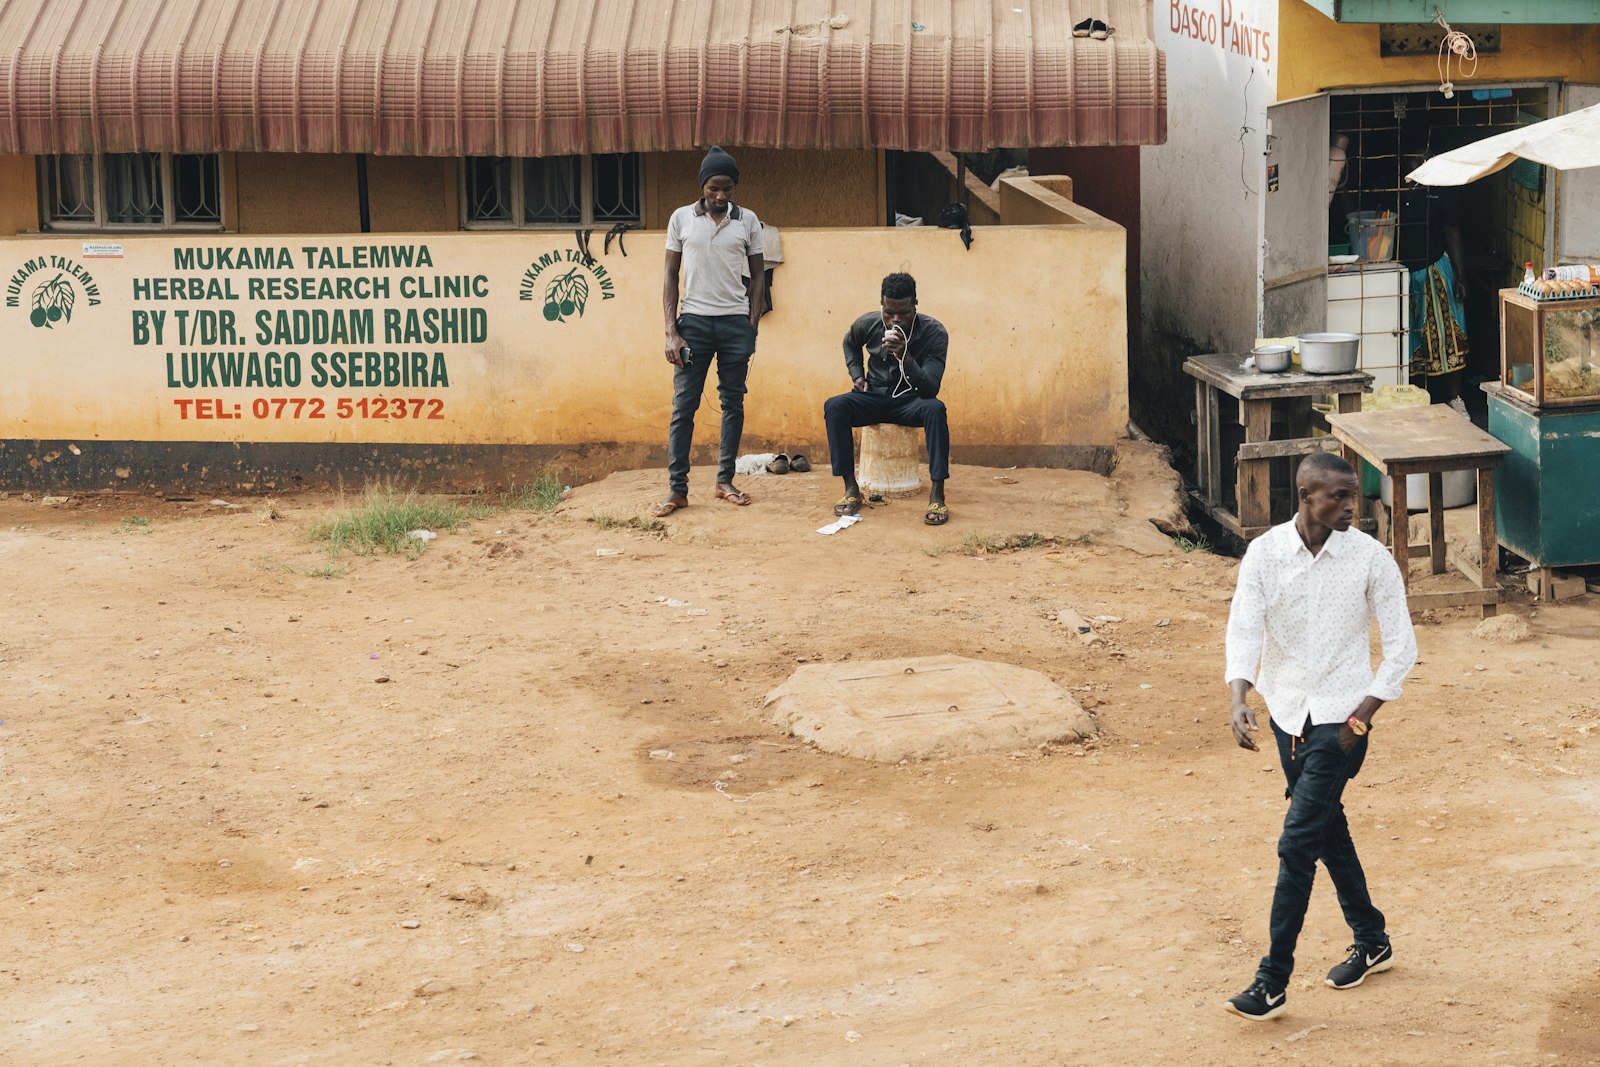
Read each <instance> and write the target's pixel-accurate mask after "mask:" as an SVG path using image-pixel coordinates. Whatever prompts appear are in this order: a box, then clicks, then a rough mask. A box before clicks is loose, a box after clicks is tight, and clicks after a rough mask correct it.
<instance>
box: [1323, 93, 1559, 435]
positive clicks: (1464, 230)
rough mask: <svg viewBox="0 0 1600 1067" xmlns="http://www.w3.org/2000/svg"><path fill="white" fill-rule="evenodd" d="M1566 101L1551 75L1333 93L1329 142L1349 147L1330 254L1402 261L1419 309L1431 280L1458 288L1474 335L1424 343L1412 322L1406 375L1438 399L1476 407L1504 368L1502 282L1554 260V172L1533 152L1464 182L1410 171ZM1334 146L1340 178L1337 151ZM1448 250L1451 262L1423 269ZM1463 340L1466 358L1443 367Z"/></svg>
mask: <svg viewBox="0 0 1600 1067" xmlns="http://www.w3.org/2000/svg"><path fill="white" fill-rule="evenodd" d="M1556 103H1557V93H1556V88H1555V87H1554V86H1552V85H1506V86H1474V87H1471V88H1462V89H1458V90H1457V91H1456V93H1455V94H1454V96H1453V97H1451V98H1449V99H1446V98H1445V96H1444V94H1442V93H1441V92H1439V91H1438V89H1437V88H1434V87H1429V88H1427V89H1419V90H1413V91H1376V92H1353V93H1334V94H1330V96H1329V122H1328V131H1329V139H1330V143H1331V144H1333V145H1335V146H1342V147H1343V150H1344V154H1345V163H1344V173H1343V176H1342V180H1341V181H1340V182H1339V185H1340V187H1339V188H1338V189H1337V190H1336V191H1335V192H1334V193H1333V194H1332V196H1331V198H1330V202H1329V206H1328V220H1327V233H1328V245H1329V253H1330V255H1338V254H1341V253H1347V254H1353V255H1361V256H1363V258H1364V260H1374V259H1377V260H1392V261H1393V262H1394V263H1395V264H1396V266H1397V267H1398V268H1400V269H1403V271H1404V272H1405V273H1406V274H1407V275H1408V276H1409V277H1408V278H1407V279H1406V280H1405V285H1404V287H1405V288H1406V290H1407V295H1408V300H1407V302H1406V303H1407V313H1408V316H1407V317H1408V318H1410V319H1415V318H1416V308H1418V307H1423V306H1427V305H1426V304H1425V301H1426V297H1425V293H1426V292H1428V291H1429V290H1430V288H1431V291H1433V292H1434V294H1435V299H1436V300H1437V299H1438V295H1437V294H1438V293H1439V292H1440V291H1442V290H1448V291H1449V295H1450V296H1452V297H1455V298H1456V299H1455V305H1456V307H1457V308H1458V309H1459V310H1460V311H1461V312H1462V313H1463V317H1464V319H1465V331H1464V332H1465V337H1464V338H1459V337H1457V338H1446V339H1443V340H1437V339H1436V340H1435V341H1433V342H1432V343H1431V344H1424V343H1423V341H1422V334H1420V333H1418V332H1415V331H1409V330H1408V331H1407V333H1408V336H1407V337H1406V339H1405V341H1404V343H1403V348H1404V349H1405V357H1404V358H1403V360H1402V366H1403V368H1404V373H1403V374H1402V380H1403V381H1409V382H1410V383H1411V384H1416V385H1423V386H1426V387H1427V388H1428V390H1429V392H1430V393H1432V394H1433V398H1434V400H1435V401H1436V402H1442V401H1448V400H1450V399H1452V398H1454V397H1456V396H1460V397H1461V398H1462V399H1463V400H1465V401H1467V402H1468V403H1469V404H1472V405H1476V404H1477V403H1478V402H1479V401H1480V399H1481V393H1480V390H1479V389H1478V388H1477V384H1478V383H1479V382H1482V381H1485V380H1490V379H1493V378H1495V377H1497V374H1498V369H1499V358H1500V352H1499V347H1500V337H1499V313H1498V293H1499V290H1501V289H1502V288H1506V287H1508V286H1515V285H1516V284H1517V283H1518V282H1520V281H1521V280H1522V277H1523V272H1524V264H1527V263H1532V264H1533V265H1534V267H1535V269H1540V268H1542V267H1543V266H1545V265H1546V264H1547V263H1549V262H1550V261H1551V260H1550V257H1548V256H1547V254H1546V251H1547V248H1548V246H1549V242H1550V235H1551V230H1552V225H1553V222H1554V211H1553V205H1552V204H1551V203H1550V200H1549V198H1548V196H1547V193H1548V191H1549V189H1550V178H1549V175H1547V174H1546V172H1545V168H1543V167H1541V166H1539V165H1537V164H1534V163H1529V162H1526V161H1519V162H1517V163H1515V164H1513V165H1512V166H1511V167H1509V168H1507V169H1505V170H1502V171H1500V172H1498V173H1496V174H1492V175H1490V176H1488V177H1486V178H1482V179H1480V180H1478V181H1476V182H1473V183H1472V184H1470V185H1466V186H1462V187H1460V188H1456V189H1445V188H1428V187H1422V186H1416V185H1414V184H1412V183H1410V182H1408V181H1406V178H1405V176H1406V174H1407V173H1409V172H1410V171H1411V170H1412V169H1414V168H1415V167H1416V166H1417V165H1419V164H1420V163H1421V161H1422V160H1423V159H1425V158H1427V157H1428V156H1429V155H1433V154H1437V153H1439V152H1444V151H1449V150H1450V149H1452V148H1457V147H1460V146H1461V145H1464V144H1468V143H1470V142H1472V141H1476V140H1480V139H1482V138H1484V137H1488V136H1491V135H1493V134H1496V133H1500V132H1503V131H1504V130H1508V129H1512V128H1514V127H1517V126H1523V125H1527V124H1528V123H1532V122H1538V121H1540V120H1542V119H1545V118H1549V117H1550V116H1551V115H1553V114H1555V113H1556V110H1555V109H1556ZM1330 154H1331V155H1332V156H1333V157H1334V158H1333V159H1330V178H1331V177H1332V174H1333V172H1334V171H1335V170H1336V168H1337V155H1338V153H1337V151H1334V152H1332V153H1330ZM1445 256H1447V257H1448V258H1449V261H1450V263H1449V267H1448V268H1444V267H1443V266H1439V267H1438V268H1437V269H1436V271H1435V272H1434V273H1433V274H1431V275H1429V274H1426V273H1424V272H1427V271H1428V269H1429V268H1430V267H1435V265H1436V264H1439V261H1440V259H1441V257H1445ZM1443 279H1449V280H1450V281H1453V282H1455V283H1456V284H1453V285H1452V284H1448V283H1447V282H1445V281H1443ZM1413 305H1415V307H1413ZM1335 325H1336V324H1335V323H1331V322H1330V328H1334V326H1335ZM1446 331H1447V332H1448V331H1449V327H1448V324H1446ZM1436 332H1437V331H1436ZM1462 345H1464V347H1465V349H1466V353H1465V359H1464V363H1465V366H1464V368H1463V369H1462V370H1461V371H1460V372H1456V373H1444V372H1443V367H1444V366H1445V365H1446V362H1447V361H1453V358H1454V357H1453V351H1452V350H1453V349H1455V348H1457V347H1459V346H1462Z"/></svg>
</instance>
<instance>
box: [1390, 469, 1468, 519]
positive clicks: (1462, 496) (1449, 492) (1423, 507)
mask: <svg viewBox="0 0 1600 1067" xmlns="http://www.w3.org/2000/svg"><path fill="white" fill-rule="evenodd" d="M1378 493H1379V495H1380V496H1381V497H1382V498H1383V506H1384V507H1386V508H1392V507H1394V479H1392V478H1390V477H1389V476H1388V475H1387V474H1386V475H1384V476H1383V487H1382V488H1381V489H1380V490H1379V491H1378ZM1477 502H1478V472H1477V471H1471V470H1466V471H1445V472H1444V507H1445V510H1446V511H1448V510H1450V509H1451V508H1464V507H1466V506H1467V505H1468V504H1476V503H1477ZM1427 510H1428V476H1427V475H1426V474H1408V475H1406V511H1407V512H1413V511H1427Z"/></svg>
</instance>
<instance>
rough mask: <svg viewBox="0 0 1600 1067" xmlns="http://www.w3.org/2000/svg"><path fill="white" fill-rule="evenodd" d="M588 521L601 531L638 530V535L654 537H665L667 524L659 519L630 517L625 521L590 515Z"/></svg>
mask: <svg viewBox="0 0 1600 1067" xmlns="http://www.w3.org/2000/svg"><path fill="white" fill-rule="evenodd" d="M589 521H590V522H591V523H593V524H594V525H595V526H598V527H599V528H600V529H602V530H638V531H639V532H640V533H647V534H654V535H655V536H656V537H665V536H667V524H666V523H664V522H662V521H661V520H660V519H642V518H640V517H639V516H637V515H631V516H629V517H628V518H626V519H619V518H617V517H616V516H615V515H606V514H603V513H602V514H599V515H590V516H589Z"/></svg>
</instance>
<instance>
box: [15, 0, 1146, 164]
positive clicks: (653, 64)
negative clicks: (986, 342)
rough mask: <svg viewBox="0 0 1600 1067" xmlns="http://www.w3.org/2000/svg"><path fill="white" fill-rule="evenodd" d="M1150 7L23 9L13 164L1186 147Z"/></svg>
mask: <svg viewBox="0 0 1600 1067" xmlns="http://www.w3.org/2000/svg"><path fill="white" fill-rule="evenodd" d="M1148 2H1149V0H0V42H8V43H7V44H4V45H0V152H3V153H18V152H33V153H44V154H53V153H65V152H126V151H173V152H209V151H263V152H374V153H382V154H392V155H437V156H457V155H512V156H538V155H565V154H576V153H585V152H627V151H660V150H671V149H688V148H692V147H695V146H702V145H707V144H712V143H723V144H730V145H756V146H762V147H776V148H862V147H880V148H898V149H907V150H917V151H929V150H940V149H942V150H950V151H977V150H983V149H987V148H993V147H1043V146H1058V145H1108V144H1152V143H1160V142H1162V141H1164V140H1165V139H1166V72H1165V57H1164V56H1163V55H1162V53H1161V52H1160V50H1159V49H1157V48H1156V47H1155V45H1154V43H1153V42H1152V40H1151V32H1150V31H1151V27H1150V12H1149V7H1148ZM1091 16H1092V17H1098V18H1101V19H1103V20H1105V21H1106V22H1108V23H1110V24H1111V26H1112V27H1113V28H1114V30H1115V32H1114V33H1113V34H1112V36H1111V37H1110V39H1109V40H1105V41H1097V40H1093V39H1091V38H1075V37H1073V36H1072V26H1073V25H1074V24H1075V23H1077V22H1078V21H1080V20H1082V19H1084V18H1089V17H1091Z"/></svg>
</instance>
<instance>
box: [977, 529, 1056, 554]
mask: <svg viewBox="0 0 1600 1067" xmlns="http://www.w3.org/2000/svg"><path fill="white" fill-rule="evenodd" d="M1080 543H1081V542H1080ZM1059 544H1061V539H1060V538H1059V537H1050V536H1048V535H1046V534H1039V533H1020V534H1011V535H1009V536H1006V537H1001V536H998V535H996V534H967V536H965V537H963V538H962V539H961V551H962V552H965V553H966V554H967V555H969V556H994V555H998V554H1000V553H1001V552H1018V551H1021V550H1022V549H1025V548H1049V547H1053V546H1056V545H1059Z"/></svg>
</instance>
